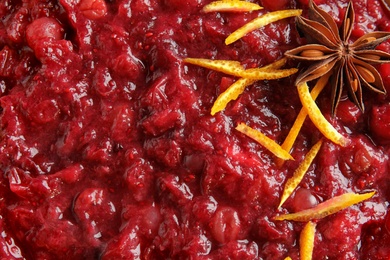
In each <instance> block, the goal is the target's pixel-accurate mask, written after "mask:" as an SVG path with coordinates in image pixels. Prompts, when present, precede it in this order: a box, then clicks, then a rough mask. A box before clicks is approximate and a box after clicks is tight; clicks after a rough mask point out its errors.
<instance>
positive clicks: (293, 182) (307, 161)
mask: <svg viewBox="0 0 390 260" xmlns="http://www.w3.org/2000/svg"><path fill="white" fill-rule="evenodd" d="M321 145H322V140H319V141H318V142H317V143H316V144H315V145H313V147H312V148H311V149H310V151H309V152H308V153H307V154H306V156H305V158H304V159H303V161H302V163H301V164H300V165H299V167H298V168H297V169H296V170H295V172H294V174H293V176H292V177H291V178H290V179H288V180H287V182H286V184H285V186H284V190H283V195H282V198H281V199H280V204H279V208H280V207H281V206H282V205H283V203H284V202H285V201H286V200H287V199H288V198H289V197H290V195H291V193H293V191H294V190H295V189H296V187H297V186H298V185H299V183H300V182H301V181H302V179H303V177H304V176H305V174H306V172H307V170H308V169H309V167H310V165H311V163H312V162H313V160H314V158H315V157H316V155H317V153H318V151H319V150H320V148H321Z"/></svg>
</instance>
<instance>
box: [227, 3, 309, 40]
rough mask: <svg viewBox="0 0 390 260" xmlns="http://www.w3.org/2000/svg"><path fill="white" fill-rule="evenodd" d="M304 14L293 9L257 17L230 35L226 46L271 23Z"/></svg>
mask: <svg viewBox="0 0 390 260" xmlns="http://www.w3.org/2000/svg"><path fill="white" fill-rule="evenodd" d="M301 14H302V10H300V9H292V10H281V11H274V12H270V13H266V14H264V15H262V16H260V17H257V18H255V19H253V20H252V21H250V22H249V23H246V24H245V25H244V26H242V27H240V28H239V29H237V30H236V31H234V32H233V33H232V34H230V35H229V36H228V37H227V38H226V40H225V44H226V45H229V44H231V43H233V42H235V41H237V40H239V39H241V38H242V37H243V36H245V35H246V34H248V33H250V32H252V31H254V30H257V29H259V28H261V27H263V26H265V25H268V24H270V23H273V22H276V21H279V20H282V19H285V18H288V17H293V16H299V15H301Z"/></svg>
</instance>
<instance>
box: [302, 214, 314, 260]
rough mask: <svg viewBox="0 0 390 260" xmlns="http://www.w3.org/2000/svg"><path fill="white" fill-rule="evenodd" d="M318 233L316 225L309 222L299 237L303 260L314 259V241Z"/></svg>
mask: <svg viewBox="0 0 390 260" xmlns="http://www.w3.org/2000/svg"><path fill="white" fill-rule="evenodd" d="M315 233H316V223H314V222H311V221H309V222H307V223H306V225H305V227H304V228H303V229H302V231H301V235H300V236H299V244H300V247H299V253H300V256H301V257H300V259H301V260H311V259H312V258H313V249H314V239H315Z"/></svg>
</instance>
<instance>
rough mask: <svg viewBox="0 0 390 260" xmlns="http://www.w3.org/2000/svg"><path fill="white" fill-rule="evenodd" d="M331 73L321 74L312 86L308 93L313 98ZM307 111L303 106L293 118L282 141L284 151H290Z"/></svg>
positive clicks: (314, 98)
mask: <svg viewBox="0 0 390 260" xmlns="http://www.w3.org/2000/svg"><path fill="white" fill-rule="evenodd" d="M330 74H331V73H327V74H325V75H324V76H322V77H321V78H320V79H319V80H318V81H317V83H316V85H315V86H314V88H313V90H312V91H311V93H310V95H311V97H312V98H313V100H316V99H317V97H318V95H319V94H320V93H321V91H322V90H323V89H324V87H325V86H326V83H327V82H328V79H329V77H330ZM306 116H307V113H306V110H305V109H304V108H302V109H301V111H299V114H298V116H297V118H296V119H295V122H294V124H293V126H292V127H291V129H290V132H289V133H288V135H287V137H286V139H285V140H284V142H283V143H282V148H283V149H284V150H286V151H289V152H290V151H291V148H292V147H293V145H294V143H295V140H296V139H297V136H298V134H299V132H300V131H301V128H302V125H303V123H304V122H305V119H306Z"/></svg>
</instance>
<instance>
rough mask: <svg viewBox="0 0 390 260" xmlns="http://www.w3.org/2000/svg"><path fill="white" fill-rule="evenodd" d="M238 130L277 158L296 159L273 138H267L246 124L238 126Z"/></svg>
mask: <svg viewBox="0 0 390 260" xmlns="http://www.w3.org/2000/svg"><path fill="white" fill-rule="evenodd" d="M236 130H238V131H239V132H241V133H243V134H245V135H246V136H248V137H250V138H252V139H253V140H255V141H256V142H258V143H259V144H261V145H262V146H264V147H265V148H266V149H268V150H269V151H270V152H271V153H272V154H274V155H275V156H276V157H278V158H281V159H283V160H293V159H294V158H293V157H292V156H291V155H290V154H289V153H288V152H286V151H285V150H283V149H282V147H280V145H279V144H277V143H276V142H275V141H274V140H272V139H271V138H269V137H267V136H265V135H264V134H263V133H261V132H260V131H258V130H256V129H253V128H251V127H249V126H247V125H246V124H244V123H240V124H238V125H237V127H236Z"/></svg>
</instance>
